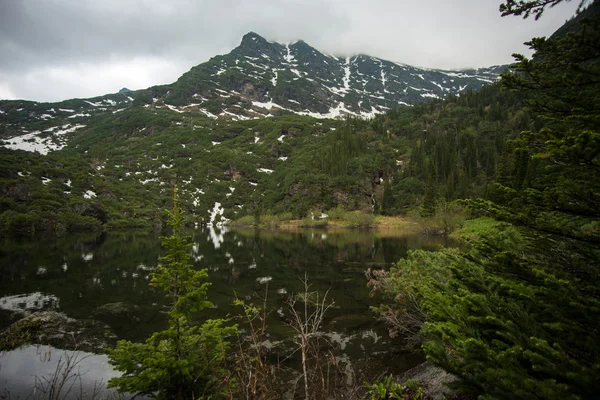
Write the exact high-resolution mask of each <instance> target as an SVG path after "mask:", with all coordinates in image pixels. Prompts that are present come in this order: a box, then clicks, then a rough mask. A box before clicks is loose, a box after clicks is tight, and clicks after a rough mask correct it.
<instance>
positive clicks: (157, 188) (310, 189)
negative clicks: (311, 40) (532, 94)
mask: <svg viewBox="0 0 600 400" xmlns="http://www.w3.org/2000/svg"><path fill="white" fill-rule="evenodd" d="M502 69H503V67H492V68H488V69H479V70H465V71H439V70H428V69H422V68H416V67H411V66H408V65H402V64H396V63H392V62H389V61H385V60H380V59H377V58H374V57H369V56H365V55H358V56H354V57H349V58H340V57H335V56H331V55H324V54H322V53H320V52H319V51H317V50H315V49H314V48H312V47H310V46H309V45H308V44H306V43H305V42H302V41H298V42H296V43H293V44H287V45H284V44H279V43H271V42H268V41H266V40H265V39H264V38H262V37H260V36H259V35H257V34H255V33H249V34H247V35H245V36H244V37H243V39H242V42H241V44H240V45H239V46H238V47H236V48H235V49H233V50H232V51H231V52H230V53H229V54H227V55H221V56H216V57H214V58H212V59H211V60H209V61H208V62H206V63H203V64H200V65H198V66H196V67H194V68H192V69H191V70H190V71H189V72H187V73H185V74H184V75H183V76H181V78H179V79H178V80H177V81H176V82H174V83H172V84H170V85H161V86H154V87H150V88H148V89H143V90H136V91H128V90H125V89H122V90H120V91H119V93H113V94H107V95H104V96H99V97H94V98H89V99H70V100H65V101H62V102H57V103H39V102H32V101H24V100H15V101H0V233H1V232H2V231H3V230H4V231H6V230H8V231H11V232H30V231H32V230H46V231H47V230H50V231H54V232H62V231H64V230H79V229H92V228H97V227H98V226H99V224H100V225H105V224H107V226H110V227H127V226H139V225H141V226H147V225H148V224H150V223H159V222H160V219H161V218H162V216H163V209H164V205H165V204H167V203H168V202H169V201H170V197H171V194H170V188H171V187H172V186H173V185H174V184H177V185H178V186H179V188H180V191H179V193H180V199H181V202H182V205H183V207H184V208H185V210H186V213H188V214H189V215H190V216H191V218H192V219H193V220H195V221H198V222H205V223H216V222H217V221H219V220H220V219H222V218H228V219H233V218H239V217H242V216H244V215H248V214H252V213H255V212H256V210H259V211H260V212H262V213H268V212H272V213H285V212H288V213H290V212H291V213H292V214H293V215H294V216H297V217H304V216H306V215H307V213H308V212H310V211H311V210H313V209H314V210H315V212H317V211H319V210H320V211H322V210H328V209H330V208H332V207H336V206H337V205H340V206H342V207H344V208H346V209H364V210H367V209H371V207H373V205H374V202H377V201H378V200H380V197H381V186H382V185H381V183H382V182H383V179H385V178H386V177H389V176H392V175H393V174H395V173H397V172H398V171H399V170H400V169H401V168H402V165H403V163H406V162H407V161H408V160H409V154H410V151H411V147H412V144H413V139H414V138H417V137H419V135H421V134H422V132H424V131H425V130H426V129H430V130H431V123H432V122H434V120H430V119H429V116H427V117H423V116H422V115H423V111H418V112H417V113H416V114H415V116H414V118H416V119H417V120H418V121H423V122H415V123H411V125H410V129H409V128H407V127H408V125H407V123H406V121H405V120H402V118H409V116H410V115H412V114H411V110H416V107H406V105H413V104H417V105H418V104H419V103H421V102H424V101H427V100H432V99H437V98H445V97H450V95H452V94H461V93H463V92H464V93H465V94H464V95H463V96H462V97H461V98H464V99H465V100H467V99H468V98H469V96H471V92H470V91H469V90H470V89H477V88H481V87H482V86H485V85H487V84H488V83H491V82H493V81H494V80H495V79H496V78H497V76H498V73H499V72H501V71H502ZM487 105H489V106H490V107H488V108H487V110H488V111H486V112H487V113H488V114H489V115H490V116H491V115H499V114H501V113H502V112H506V111H505V110H503V108H502V106H501V105H499V103H498V104H486V106H487ZM391 109H401V110H405V112H404V113H401V115H403V117H402V118H400V119H399V120H398V121H396V122H389V121H388V122H386V123H385V124H384V121H386V120H387V119H388V114H383V113H384V112H385V111H388V110H391ZM482 112H483V111H482ZM344 115H350V116H359V117H371V118H370V119H365V118H357V119H353V120H350V121H344V120H343V119H342V118H338V117H342V116H344ZM263 117H271V118H263ZM315 117H316V118H315ZM327 117H332V119H326V118H327ZM333 117H335V118H333ZM410 118H411V119H412V118H413V117H410ZM432 118H434V117H432ZM461 118H462V117H461ZM423 124H424V125H423ZM494 129H496V128H494ZM406 132H409V133H406ZM490 160H491V159H490ZM414 190H416V191H417V192H415V193H420V192H421V191H422V188H416V189H414ZM157 221H158V222H157Z"/></svg>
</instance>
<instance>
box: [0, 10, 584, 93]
mask: <svg viewBox="0 0 600 400" xmlns="http://www.w3.org/2000/svg"><path fill="white" fill-rule="evenodd" d="M499 3H500V0H455V1H448V0H419V1H416V0H413V1H400V0H370V1H368V2H367V1H364V0H277V1H275V0H170V1H168V2H167V1H161V0H131V1H122V0H104V1H101V2H100V1H92V0H29V1H12V0H0V54H2V57H1V58H0V98H26V99H32V100H38V101H55V100H60V99H65V98H70V97H87V96H95V95H101V94H104V93H110V92H115V91H117V90H119V89H120V88H121V87H124V86H125V87H129V88H131V89H138V88H143V87H147V86H151V85H154V84H162V83H168V82H172V81H174V80H176V79H177V78H178V77H179V76H180V75H181V74H182V73H183V72H185V71H187V70H189V68H191V67H192V66H193V65H196V64H199V63H201V62H204V61H206V60H208V59H209V58H210V57H212V56H214V55H217V54H223V53H227V52H229V51H230V50H231V49H232V48H234V47H235V46H237V45H238V44H239V42H240V39H241V37H242V35H243V34H245V33H246V32H248V31H255V32H257V33H259V34H261V35H263V36H264V37H265V38H267V39H268V40H276V41H281V42H289V41H294V40H297V39H303V40H305V41H306V42H307V43H309V44H311V45H312V46H314V47H315V48H317V49H319V50H321V51H324V52H328V53H333V54H337V55H351V54H358V53H364V54H369V55H373V56H377V57H381V58H384V59H388V60H393V61H399V62H404V63H407V64H413V65H420V66H424V67H431V68H445V69H452V68H462V67H474V66H488V65H493V64H502V63H507V62H510V61H511V57H510V55H511V53H514V52H526V48H525V47H524V46H522V44H521V43H522V42H524V41H526V40H529V39H530V38H531V37H534V36H543V35H549V34H551V33H552V32H553V31H554V30H555V29H557V28H558V27H559V26H560V25H561V24H562V23H563V22H564V20H565V19H566V18H568V17H569V16H571V15H572V14H573V12H574V10H575V8H576V6H577V5H576V4H574V3H573V4H561V5H560V6H559V7H556V8H554V9H552V10H549V11H548V12H547V13H546V15H545V16H544V17H543V18H542V19H541V20H539V21H537V22H536V21H533V20H522V19H520V18H514V17H505V18H501V17H500V14H499V12H498V5H499Z"/></svg>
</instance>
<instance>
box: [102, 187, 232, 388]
mask: <svg viewBox="0 0 600 400" xmlns="http://www.w3.org/2000/svg"><path fill="white" fill-rule="evenodd" d="M168 213H169V221H168V223H169V225H170V226H171V227H172V228H173V234H172V235H171V236H169V237H161V239H162V243H163V246H164V247H165V249H166V251H167V252H166V254H165V256H164V257H161V258H160V259H159V261H160V265H159V267H158V269H157V271H156V272H154V273H153V274H152V280H151V283H150V285H151V286H156V287H159V288H160V289H162V290H164V292H165V294H166V296H167V299H168V300H169V302H170V306H169V310H168V317H169V327H168V328H167V329H165V330H163V331H160V332H156V333H154V334H153V335H152V336H150V337H149V338H148V339H147V340H146V341H145V343H132V342H129V341H126V340H121V341H119V342H118V344H117V347H116V348H115V349H112V350H108V351H107V353H108V355H109V362H110V363H111V364H112V365H113V366H114V368H115V369H116V370H118V371H121V372H122V373H123V375H122V376H120V377H117V378H112V379H111V380H110V381H109V387H116V388H117V389H118V391H119V392H121V393H122V392H128V393H134V394H142V395H146V396H150V397H154V398H159V399H188V398H202V397H207V396H208V397H210V396H217V395H218V394H219V393H221V392H222V391H223V390H224V388H223V385H224V380H225V378H226V377H227V371H226V370H225V368H224V365H223V362H224V359H225V355H226V353H227V350H228V349H229V343H228V342H227V341H226V340H225V338H226V337H227V336H230V335H232V334H234V333H235V332H236V327H235V326H229V327H227V326H224V325H223V324H224V323H225V321H224V320H222V319H219V320H207V321H205V322H204V323H202V324H198V323H196V322H195V318H196V315H197V312H199V311H201V310H202V309H204V308H207V307H211V306H212V303H211V302H210V301H208V300H207V298H206V293H207V290H208V287H209V286H210V283H208V282H205V280H206V278H207V276H208V274H207V272H206V270H205V269H203V270H200V271H196V270H194V269H193V267H192V265H190V264H189V263H188V261H189V258H190V255H189V252H188V249H189V247H190V245H189V243H188V240H189V237H187V236H183V235H182V233H181V229H182V228H183V224H184V217H183V212H182V210H181V208H180V206H179V204H178V203H177V198H176V191H175V196H174V204H173V211H172V212H168Z"/></svg>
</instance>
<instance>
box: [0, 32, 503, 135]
mask: <svg viewBox="0 0 600 400" xmlns="http://www.w3.org/2000/svg"><path fill="white" fill-rule="evenodd" d="M505 68H506V66H494V67H489V68H480V69H467V70H457V71H444V70H435V69H425V68H418V67H413V66H410V65H405V64H398V63H394V62H391V61H386V60H382V59H378V58H375V57H370V56H367V55H356V56H353V57H346V58H343V57H336V56H332V55H325V54H323V53H321V52H319V51H318V50H316V49H314V48H313V47H311V46H310V45H308V44H307V43H305V42H303V41H298V42H296V43H292V44H285V45H284V44H280V43H273V42H268V41H267V40H265V39H264V38H263V37H261V36H259V35H258V34H256V33H253V32H250V33H248V34H246V35H244V37H243V38H242V42H241V44H240V45H239V46H238V47H236V48H235V49H233V50H232V51H231V52H230V53H229V54H226V55H220V56H216V57H213V58H212V59H210V60H209V61H208V62H205V63H202V64H200V65H197V66H195V67H193V68H192V69H191V70H190V71H188V72H186V73H185V74H183V75H182V76H181V77H180V78H179V79H178V80H177V81H176V82H174V83H172V84H170V85H161V86H153V87H151V88H148V89H145V90H137V91H130V90H129V89H126V88H123V89H121V90H120V91H119V92H118V93H115V94H108V95H105V96H99V97H94V98H89V99H72V100H65V101H62V102H57V103H38V102H30V101H21V100H17V101H0V137H2V136H4V137H7V136H9V137H10V136H14V135H16V134H17V133H19V132H23V133H26V132H24V131H25V130H27V128H26V127H25V125H27V124H34V125H35V123H37V122H40V121H49V120H53V119H65V118H68V119H67V121H68V120H77V121H79V120H81V118H85V117H88V116H90V115H97V114H99V113H104V112H109V111H110V112H114V113H117V112H120V111H121V110H122V109H124V108H127V107H131V106H136V105H144V106H146V107H151V108H160V107H166V108H168V109H170V110H172V111H174V112H199V113H202V114H204V115H206V116H208V117H211V118H224V119H238V120H239V119H248V118H256V117H264V116H269V115H281V114H285V113H295V114H300V115H309V116H313V117H317V118H338V117H342V116H344V115H357V116H363V117H372V116H374V115H376V114H379V113H382V112H385V111H387V110H390V109H394V108H397V107H399V106H408V105H414V104H418V103H420V102H423V101H427V100H431V99H442V98H446V97H448V96H450V95H460V93H463V92H464V91H466V90H476V89H479V88H481V87H482V86H484V85H486V84H489V83H492V82H493V81H494V80H496V79H497V78H498V75H499V74H500V73H501V72H502V71H504V69H505ZM134 100H135V101H134ZM19 125H21V126H19Z"/></svg>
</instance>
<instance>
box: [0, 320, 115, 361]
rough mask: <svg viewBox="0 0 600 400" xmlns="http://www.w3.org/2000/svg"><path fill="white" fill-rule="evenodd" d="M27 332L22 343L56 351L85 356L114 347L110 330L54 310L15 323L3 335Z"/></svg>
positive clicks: (93, 322) (113, 335)
mask: <svg viewBox="0 0 600 400" xmlns="http://www.w3.org/2000/svg"><path fill="white" fill-rule="evenodd" d="M23 327H26V329H27V331H28V332H27V337H26V338H25V339H26V340H25V343H19V345H22V344H45V345H51V346H54V347H56V348H60V349H67V350H82V351H86V352H89V353H101V352H102V351H103V350H104V349H105V348H106V347H111V346H114V344H115V343H116V340H117V336H116V335H115V334H114V333H113V332H112V330H111V329H110V327H109V326H108V325H106V324H104V323H102V322H100V321H96V320H93V319H74V318H69V317H67V316H66V315H65V314H63V313H58V312H55V311H40V312H35V313H33V314H30V315H28V316H27V317H25V318H23V319H21V320H19V321H17V322H15V323H14V324H12V325H11V326H9V327H8V328H7V329H6V330H5V331H4V332H2V333H0V338H1V339H6V338H7V335H10V334H11V333H14V332H19V331H23V329H22V328H23Z"/></svg>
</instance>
